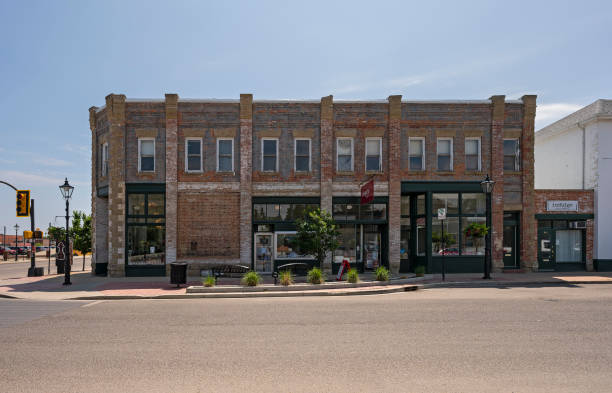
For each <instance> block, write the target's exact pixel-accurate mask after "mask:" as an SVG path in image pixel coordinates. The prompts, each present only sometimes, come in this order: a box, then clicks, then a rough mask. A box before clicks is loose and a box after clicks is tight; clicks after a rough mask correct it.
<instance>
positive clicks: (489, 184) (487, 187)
mask: <svg viewBox="0 0 612 393" xmlns="http://www.w3.org/2000/svg"><path fill="white" fill-rule="evenodd" d="M493 186H495V182H494V181H493V180H491V179H490V178H489V174H487V178H486V179H484V180H483V181H482V182H481V183H480V187H481V188H482V192H484V193H485V194H486V195H487V222H486V225H487V228H488V230H487V235H486V236H485V263H484V277H482V278H483V279H485V280H490V279H491V221H492V220H491V193H492V192H493Z"/></svg>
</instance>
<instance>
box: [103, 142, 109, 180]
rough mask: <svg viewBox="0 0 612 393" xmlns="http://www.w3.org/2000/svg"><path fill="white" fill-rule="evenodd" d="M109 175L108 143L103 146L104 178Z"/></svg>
mask: <svg viewBox="0 0 612 393" xmlns="http://www.w3.org/2000/svg"><path fill="white" fill-rule="evenodd" d="M107 175H108V143H104V144H103V145H102V176H107Z"/></svg>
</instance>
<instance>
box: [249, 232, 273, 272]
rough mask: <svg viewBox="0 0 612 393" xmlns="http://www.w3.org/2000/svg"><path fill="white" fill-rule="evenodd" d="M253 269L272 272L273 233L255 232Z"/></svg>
mask: <svg viewBox="0 0 612 393" xmlns="http://www.w3.org/2000/svg"><path fill="white" fill-rule="evenodd" d="M254 244H255V258H254V259H255V271H256V272H261V273H272V269H273V267H274V266H273V265H274V257H273V254H272V252H273V250H274V235H273V234H272V233H269V232H265V233H264V232H259V233H256V234H255V242H254Z"/></svg>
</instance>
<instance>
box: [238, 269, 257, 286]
mask: <svg viewBox="0 0 612 393" xmlns="http://www.w3.org/2000/svg"><path fill="white" fill-rule="evenodd" d="M260 281H261V277H260V276H259V274H257V272H253V271H250V272H247V273H245V274H244V276H242V281H241V282H242V285H244V286H247V287H256V286H257V285H259V283H260Z"/></svg>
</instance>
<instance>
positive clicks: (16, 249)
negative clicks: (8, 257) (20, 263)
mask: <svg viewBox="0 0 612 393" xmlns="http://www.w3.org/2000/svg"><path fill="white" fill-rule="evenodd" d="M13 228H15V262H16V261H17V255H19V243H17V231H18V230H19V224H15V226H14V227H13Z"/></svg>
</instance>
